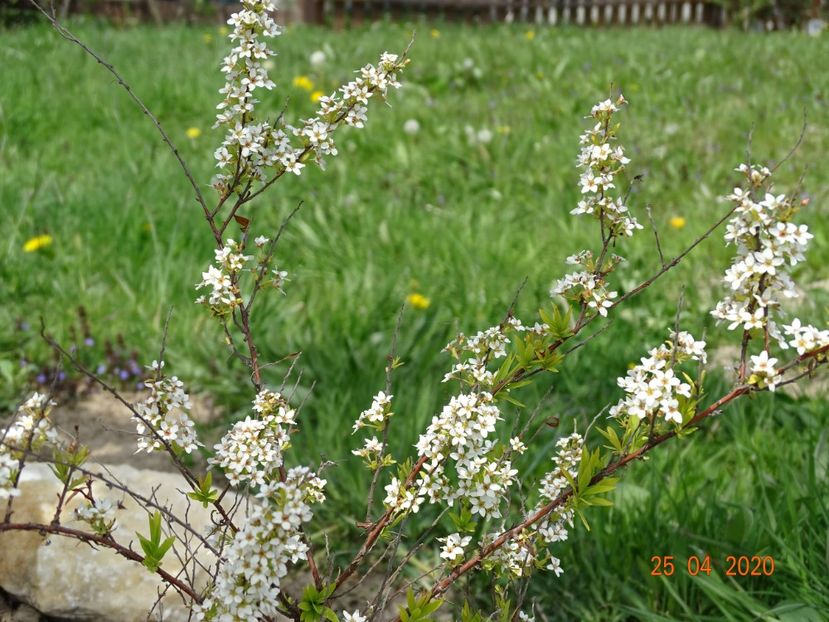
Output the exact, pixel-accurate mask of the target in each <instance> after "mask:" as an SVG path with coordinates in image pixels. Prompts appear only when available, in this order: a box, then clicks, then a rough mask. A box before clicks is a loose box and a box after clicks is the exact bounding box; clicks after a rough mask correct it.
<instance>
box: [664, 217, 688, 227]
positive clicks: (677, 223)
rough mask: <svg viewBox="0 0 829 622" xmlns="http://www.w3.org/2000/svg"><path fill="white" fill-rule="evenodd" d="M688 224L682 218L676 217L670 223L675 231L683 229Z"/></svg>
mask: <svg viewBox="0 0 829 622" xmlns="http://www.w3.org/2000/svg"><path fill="white" fill-rule="evenodd" d="M687 222H688V221H686V220H685V219H684V218H683V217H682V216H674V217H673V218H671V219H670V220H669V221H668V223H669V224H670V225H671V226H672V227H673V228H674V229H682V228H683V227H684V226H685V225H686V224H687Z"/></svg>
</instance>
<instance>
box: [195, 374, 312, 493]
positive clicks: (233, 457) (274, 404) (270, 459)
mask: <svg viewBox="0 0 829 622" xmlns="http://www.w3.org/2000/svg"><path fill="white" fill-rule="evenodd" d="M253 409H254V410H255V411H256V413H257V417H256V418H251V417H246V418H245V420H244V421H237V422H236V423H235V424H234V425H233V427H232V428H231V429H230V430H229V431H228V432H227V434H225V435H224V436H223V437H222V440H221V441H220V442H219V443H217V444H216V445H215V446H214V450H215V451H216V455H215V456H214V457H213V458H211V459H210V463H211V464H215V465H218V466H219V467H220V468H222V469H223V470H224V472H225V475H226V477H227V481H228V482H230V484H231V485H233V486H238V485H240V484H243V483H250V484H252V485H254V486H263V485H265V484H266V483H267V482H268V481H270V480H271V479H273V477H274V475H275V474H276V473H277V471H278V469H279V467H281V466H282V463H283V459H282V452H283V451H284V450H285V449H286V448H287V447H288V444H289V442H290V432H289V431H290V428H291V427H292V426H294V425H296V411H295V410H293V409H292V408H291V407H290V406H289V405H288V402H287V401H286V400H285V398H284V397H283V396H282V395H280V394H279V393H275V392H273V391H270V390H268V389H265V390H263V391H260V392H259V394H258V395H257V396H256V398H255V399H254V402H253Z"/></svg>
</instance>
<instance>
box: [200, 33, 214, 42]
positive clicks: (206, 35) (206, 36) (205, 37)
mask: <svg viewBox="0 0 829 622" xmlns="http://www.w3.org/2000/svg"><path fill="white" fill-rule="evenodd" d="M201 38H202V40H203V41H204V42H205V43H213V35H211V34H210V33H209V32H206V33H204V34H203V35H202V36H201Z"/></svg>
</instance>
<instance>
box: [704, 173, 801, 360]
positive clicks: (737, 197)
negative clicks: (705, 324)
mask: <svg viewBox="0 0 829 622" xmlns="http://www.w3.org/2000/svg"><path fill="white" fill-rule="evenodd" d="M737 170H738V171H740V172H741V173H742V174H743V175H744V176H745V178H746V186H747V188H734V192H732V193H731V194H730V195H729V196H728V197H727V198H728V199H729V200H731V201H732V202H734V203H735V204H736V210H735V212H734V217H733V218H732V219H731V221H730V222H729V223H728V226H727V228H726V233H725V240H726V242H727V243H729V244H730V243H733V244H735V245H736V247H737V253H736V256H735V257H734V261H733V262H732V264H731V267H729V268H728V270H726V272H725V277H724V279H723V280H724V281H725V283H726V284H727V285H728V286H729V289H730V290H731V292H730V294H729V295H728V296H726V297H725V298H724V299H723V300H722V301H720V302H719V303H717V306H716V308H715V309H714V310H713V311H712V312H711V315H713V316H714V317H715V318H717V319H718V320H724V321H727V322H729V326H728V328H729V330H735V329H738V328H739V329H741V330H752V329H762V330H767V331H768V333H769V335H770V336H771V337H774V338H775V339H777V340H778V341H779V342H780V343H781V345H783V344H784V343H785V339H784V338H783V337H782V335H781V334H780V331H779V330H778V328H777V325H776V323H775V322H774V320H773V319H772V317H771V314H772V311H773V310H774V309H775V308H776V307H779V305H780V297H781V296H782V297H784V298H794V297H796V296H797V291H796V290H795V286H794V283H793V282H792V280H791V278H790V277H789V275H788V273H787V270H789V269H790V267H792V266H795V265H796V264H798V263H799V262H801V261H803V259H804V257H803V251H805V250H806V246H807V245H808V243H809V240H810V239H811V238H812V237H813V236H812V234H811V233H809V231H808V227H807V226H806V225H795V224H794V223H792V222H791V219H792V217H793V216H794V215H795V214H796V213H797V210H798V206H797V205H796V204H795V202H794V201H793V200H792V199H791V198H790V197H786V196H785V195H782V194H781V195H774V194H771V193H770V192H768V190H769V189H770V184H771V171H769V169H767V168H765V167H762V168H756V167H751V166H748V165H746V164H741V165H740V166H739V167H738V168H737ZM760 195H762V198H760Z"/></svg>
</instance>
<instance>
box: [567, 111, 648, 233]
mask: <svg viewBox="0 0 829 622" xmlns="http://www.w3.org/2000/svg"><path fill="white" fill-rule="evenodd" d="M625 103H626V100H625V98H624V96H622V95H619V97H618V99H617V100H616V102H615V103H614V102H612V101H610V100H609V99H607V100H605V101H603V102H600V103H598V104H596V105H595V106H593V109H592V110H591V111H590V115H591V117H592V118H593V119H594V120H595V121H596V123H595V125H594V126H593V127H592V128H591V129H589V130H586V131H585V132H584V133H583V134H582V135H581V138H580V139H579V142H580V143H581V145H582V148H581V153H579V157H578V166H579V167H580V168H583V169H584V172H583V173H582V174H581V178H580V179H579V184H580V185H581V193H582V194H583V195H585V196H584V198H583V199H582V200H581V201H579V204H578V207H576V208H575V209H573V210H572V211H571V212H570V213H571V214H576V215H578V214H588V215H590V216H593V217H594V218H596V219H597V220H599V221H601V222H602V225H603V226H604V227H606V235H609V236H611V237H617V236H620V235H624V236H631V235H633V232H634V230H636V229H641V228H642V225H640V224H639V223H638V222H637V221H636V219H635V218H633V217H632V216H631V215H630V213H629V211H628V208H627V206H625V204H624V201H623V200H622V198H621V197H616V198H614V197H612V196H610V194H609V191H610V190H613V189H614V188H615V187H616V186H615V184H614V183H613V182H614V180H615V178H616V176H617V175H618V174H619V173H620V172H621V171H622V170H623V169H624V168H625V165H626V164H627V163H628V162H630V159H628V158H627V157H626V156H625V152H624V149H623V148H622V147H621V146H620V145H616V146H612V143H613V142H614V141H615V140H616V129H617V127H618V126H615V125H612V124H611V121H612V119H613V114H614V113H615V112H618V110H619V106H622V105H624V104H625Z"/></svg>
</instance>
